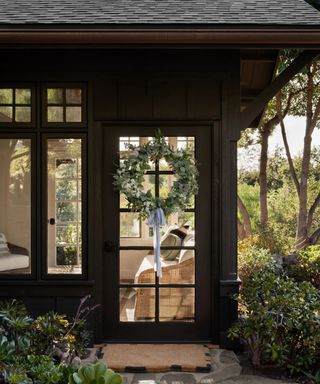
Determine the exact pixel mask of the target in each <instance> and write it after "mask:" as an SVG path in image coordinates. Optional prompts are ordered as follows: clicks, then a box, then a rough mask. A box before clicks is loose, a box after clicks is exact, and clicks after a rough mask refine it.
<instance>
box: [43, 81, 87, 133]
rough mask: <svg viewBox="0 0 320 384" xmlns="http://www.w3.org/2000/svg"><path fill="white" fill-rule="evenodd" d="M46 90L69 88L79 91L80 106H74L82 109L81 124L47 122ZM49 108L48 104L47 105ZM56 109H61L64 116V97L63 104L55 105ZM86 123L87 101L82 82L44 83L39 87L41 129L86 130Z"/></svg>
mask: <svg viewBox="0 0 320 384" xmlns="http://www.w3.org/2000/svg"><path fill="white" fill-rule="evenodd" d="M48 88H62V89H64V95H65V90H66V89H69V88H71V89H72V88H80V89H81V104H79V105H74V106H78V107H81V108H82V111H81V122H48V114H47V112H48V103H47V89H48ZM49 106H50V104H49ZM52 106H55V105H52ZM56 106H57V107H60V106H61V107H63V110H64V112H63V114H64V116H65V112H66V107H67V106H68V105H67V104H66V100H65V96H64V100H63V104H57V105H56ZM70 106H73V105H70ZM87 122H88V100H87V86H86V84H84V83H83V82H70V83H69V82H44V83H42V85H41V127H42V128H66V129H68V128H75V129H76V128H86V127H87Z"/></svg>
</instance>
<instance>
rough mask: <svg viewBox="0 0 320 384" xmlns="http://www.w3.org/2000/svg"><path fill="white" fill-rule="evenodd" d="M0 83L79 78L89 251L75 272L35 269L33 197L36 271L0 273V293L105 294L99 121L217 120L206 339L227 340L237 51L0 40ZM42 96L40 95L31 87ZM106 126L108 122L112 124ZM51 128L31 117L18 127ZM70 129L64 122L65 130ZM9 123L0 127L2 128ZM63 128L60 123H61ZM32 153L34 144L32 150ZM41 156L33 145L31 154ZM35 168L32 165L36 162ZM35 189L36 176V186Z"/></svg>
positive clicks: (62, 303) (98, 331)
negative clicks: (83, 97) (21, 45)
mask: <svg viewBox="0 0 320 384" xmlns="http://www.w3.org/2000/svg"><path fill="white" fill-rule="evenodd" d="M2 57H5V58H6V60H2V61H1V63H0V83H19V82H21V83H23V82H28V83H32V84H34V85H35V87H36V89H38V90H39V89H40V88H41V84H42V83H44V82H55V81H56V82H65V83H68V82H79V83H84V84H86V86H87V106H88V108H87V112H88V119H87V120H88V124H87V127H81V128H79V129H76V132H78V133H79V134H83V135H87V138H88V207H87V213H88V260H87V266H88V268H87V274H86V276H84V278H83V279H73V280H70V279H68V278H63V279H58V278H52V277H50V278H46V277H45V276H44V275H43V274H42V272H43V268H42V264H43V258H45V257H46V255H45V254H44V253H45V252H44V249H43V246H42V244H41V241H40V235H41V233H42V232H41V226H42V225H43V221H41V217H40V215H39V212H41V210H42V206H41V202H40V201H39V200H38V201H37V202H34V204H36V205H37V212H38V216H37V217H36V219H35V226H34V228H36V231H37V240H36V247H35V249H34V251H33V254H32V257H33V258H35V259H36V261H35V264H34V275H33V277H32V278H29V279H28V278H27V279H10V277H9V276H0V299H4V298H8V297H18V298H21V299H23V300H24V301H25V303H26V304H27V306H28V307H29V309H30V311H31V313H33V314H38V313H43V312H44V311H48V310H50V309H54V310H55V311H58V312H62V313H67V314H69V315H72V314H74V311H75V308H76V307H77V304H78V302H79V299H80V298H81V297H82V296H84V295H86V294H91V295H92V300H93V301H94V302H100V303H103V301H104V297H103V284H104V281H105V279H106V278H107V273H108V272H107V271H104V270H101V268H100V266H101V265H102V264H103V257H105V255H104V253H103V249H102V244H103V242H104V241H105V240H106V239H103V232H102V229H101V228H102V226H103V220H104V219H103V217H102V215H101V211H102V210H101V204H102V199H103V196H102V195H101V190H102V188H101V173H102V171H103V170H102V166H101V159H102V157H103V151H106V150H107V148H103V147H102V145H101V143H102V140H101V138H102V136H101V135H102V125H103V123H106V124H107V125H109V126H110V127H111V126H112V127H114V126H116V125H117V124H120V125H121V124H125V125H127V126H128V125H130V124H139V123H141V124H144V125H146V124H147V125H148V124H150V126H152V124H154V125H157V124H160V125H161V124H164V125H165V124H169V125H174V124H179V125H183V124H194V125H197V124H199V123H208V124H212V127H214V128H212V129H215V130H216V131H217V132H215V138H216V140H215V141H214V143H213V150H212V158H211V166H212V169H213V175H214V177H213V184H212V187H213V191H215V192H214V193H213V194H212V203H213V205H212V206H213V212H212V228H213V229H212V244H213V248H212V281H211V285H212V300H213V306H212V330H211V334H212V340H211V341H214V342H216V343H220V344H222V345H227V343H228V342H227V339H226V336H225V335H226V334H225V332H226V330H227V328H228V326H229V325H230V323H231V322H232V320H233V319H235V317H236V305H235V303H234V301H232V300H230V298H229V295H230V294H232V293H235V292H236V291H237V289H238V281H237V270H236V268H237V267H236V238H237V234H236V177H237V171H236V140H237V139H238V134H239V131H238V120H239V119H238V114H239V111H240V79H239V71H240V57H239V52H238V51H236V50H219V51H214V50H211V49H209V48H208V49H192V50H183V49H178V48H177V49H174V48H172V49H170V50H166V49H158V50H156V49H148V50H143V49H139V48H135V49H123V48H122V49H97V48H95V49H83V50H80V49H78V50H75V49H72V48H65V49H55V48H53V47H51V48H50V49H44V48H43V49H40V48H39V49H34V48H29V49H26V48H25V49H23V50H21V49H18V48H17V49H11V50H4V51H3V55H2ZM37 105H38V106H39V105H40V95H39V94H38V96H37ZM110 129H111V128H110ZM21 131H22V132H30V133H34V132H40V133H48V132H59V130H58V129H49V128H42V126H41V115H40V112H39V113H38V115H37V127H36V128H33V129H28V128H26V129H25V128H23V129H22V128H20V129H15V130H14V132H15V134H16V133H18V132H21ZM67 131H68V132H72V128H70V129H68V130H67ZM3 132H5V133H8V132H9V133H10V130H9V129H8V128H1V127H0V136H1V133H3ZM62 132H65V130H64V129H62ZM38 155H39V154H38ZM39 156H40V155H39ZM36 172H37V176H38V177H40V170H39V169H37V170H36ZM37 188H38V189H37V195H38V197H40V185H39V186H38V187H37ZM107 311H108V308H105V309H104V310H103V311H99V312H98V311H97V313H96V315H95V316H96V319H95V321H96V323H95V335H96V339H97V341H101V339H102V338H103V333H102V328H103V314H106V313H107Z"/></svg>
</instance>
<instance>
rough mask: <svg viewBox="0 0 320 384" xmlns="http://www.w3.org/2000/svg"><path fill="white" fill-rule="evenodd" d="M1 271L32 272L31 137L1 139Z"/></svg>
mask: <svg viewBox="0 0 320 384" xmlns="http://www.w3.org/2000/svg"><path fill="white" fill-rule="evenodd" d="M0 212H1V214H0V272H1V273H18V274H25V273H30V272H31V266H30V260H31V140H30V139H0Z"/></svg>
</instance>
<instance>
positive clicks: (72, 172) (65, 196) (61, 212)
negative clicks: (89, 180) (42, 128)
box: [48, 139, 82, 274]
mask: <svg viewBox="0 0 320 384" xmlns="http://www.w3.org/2000/svg"><path fill="white" fill-rule="evenodd" d="M81 206H82V201H81V140H80V139H50V140H48V218H49V222H48V273H74V274H79V273H81V271H82V266H81V264H82V262H81V260H82V234H81V223H82V218H81ZM50 219H53V220H50Z"/></svg>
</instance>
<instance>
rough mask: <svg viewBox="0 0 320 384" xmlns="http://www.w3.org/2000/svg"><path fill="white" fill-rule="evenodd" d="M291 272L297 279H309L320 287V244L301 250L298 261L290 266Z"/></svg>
mask: <svg viewBox="0 0 320 384" xmlns="http://www.w3.org/2000/svg"><path fill="white" fill-rule="evenodd" d="M289 274H290V276H292V277H293V278H294V279H296V280H297V281H309V282H310V283H311V284H313V285H314V286H315V287H316V288H318V289H320V245H314V246H311V247H308V248H306V249H304V250H303V251H300V252H299V254H298V257H297V262H296V263H295V264H293V265H291V266H290V267H289Z"/></svg>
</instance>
